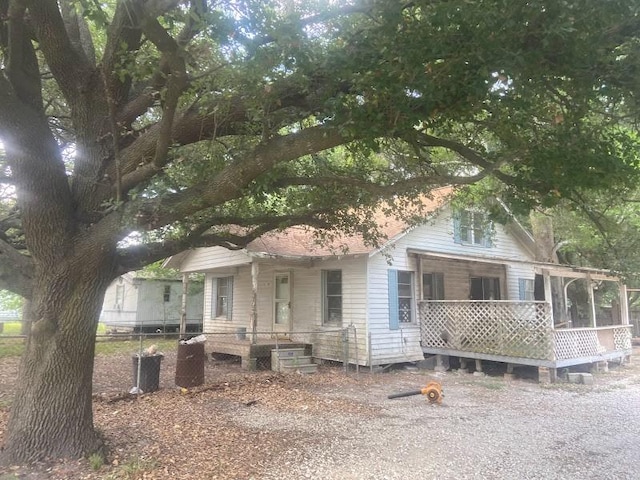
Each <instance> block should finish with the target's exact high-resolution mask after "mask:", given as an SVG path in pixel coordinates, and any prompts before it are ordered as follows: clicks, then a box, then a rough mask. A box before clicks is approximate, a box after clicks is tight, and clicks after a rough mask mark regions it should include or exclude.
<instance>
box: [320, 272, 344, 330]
mask: <svg viewBox="0 0 640 480" xmlns="http://www.w3.org/2000/svg"><path fill="white" fill-rule="evenodd" d="M322 291H323V306H322V323H325V324H326V323H329V324H342V270H323V271H322Z"/></svg>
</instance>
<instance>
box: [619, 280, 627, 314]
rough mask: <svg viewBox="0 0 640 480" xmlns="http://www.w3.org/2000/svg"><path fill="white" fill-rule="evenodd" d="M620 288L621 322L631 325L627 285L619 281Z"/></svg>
mask: <svg viewBox="0 0 640 480" xmlns="http://www.w3.org/2000/svg"><path fill="white" fill-rule="evenodd" d="M618 287H619V288H620V323H622V325H629V297H628V296H627V286H626V285H625V284H624V283H622V282H619V283H618Z"/></svg>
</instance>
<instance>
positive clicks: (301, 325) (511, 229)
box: [168, 189, 631, 369]
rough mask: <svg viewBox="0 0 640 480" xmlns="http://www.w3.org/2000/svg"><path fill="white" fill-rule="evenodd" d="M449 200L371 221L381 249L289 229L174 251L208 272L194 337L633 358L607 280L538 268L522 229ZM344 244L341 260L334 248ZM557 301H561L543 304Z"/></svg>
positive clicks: (364, 348) (547, 360)
mask: <svg viewBox="0 0 640 480" xmlns="http://www.w3.org/2000/svg"><path fill="white" fill-rule="evenodd" d="M450 193H451V190H450V189H439V190H435V191H434V192H433V199H431V200H428V201H426V203H427V205H426V206H427V209H428V210H429V211H430V212H431V213H430V215H429V217H428V218H427V219H426V221H425V222H424V223H423V224H421V225H418V226H412V227H408V226H407V225H406V224H405V223H403V222H402V221H399V220H396V219H393V218H385V217H383V216H380V218H377V219H376V221H377V222H378V224H379V225H381V229H382V231H383V232H384V233H385V234H386V236H387V238H388V241H387V242H386V244H385V245H384V246H383V247H382V248H371V247H369V246H367V245H365V243H364V241H363V239H362V238H359V237H343V238H341V239H339V240H337V241H335V242H334V243H333V244H332V245H329V246H326V245H325V246H322V245H318V244H316V242H314V239H313V235H312V232H311V231H310V230H309V229H308V228H304V227H294V228H289V229H287V230H285V231H283V232H279V233H272V234H267V235H264V236H262V237H261V238H259V239H257V240H255V241H254V242H252V243H251V244H249V245H248V247H247V248H245V249H242V250H235V251H233V250H227V249H225V248H222V247H210V248H198V249H194V250H190V251H186V252H182V253H181V254H179V255H176V256H174V257H172V258H171V259H170V260H169V261H168V266H170V267H173V268H179V269H180V270H181V271H182V272H203V273H205V275H206V279H205V292H204V331H205V332H220V331H235V330H237V329H238V328H246V329H247V330H248V331H249V332H260V333H265V332H271V333H272V334H274V335H277V334H280V335H288V336H289V338H291V339H294V340H295V339H296V333H297V332H317V334H316V335H315V336H314V335H311V336H309V335H307V336H305V337H304V341H305V342H307V343H309V342H310V343H312V345H313V356H314V357H316V358H321V359H330V360H340V359H341V358H342V354H343V352H342V350H341V346H340V341H339V334H338V333H336V334H334V335H332V334H331V332H336V330H337V329H340V328H347V327H349V329H350V331H354V332H357V335H353V336H351V337H350V339H351V342H353V341H354V340H356V338H357V348H353V346H352V347H351V348H350V350H349V361H350V362H353V363H356V362H357V363H358V364H360V365H383V364H391V363H397V362H406V361H417V360H421V359H423V358H424V355H425V353H426V354H437V355H453V356H458V357H460V358H468V359H476V360H479V361H480V360H482V359H487V360H497V361H504V362H508V363H520V364H529V365H537V366H541V367H547V368H552V369H554V368H558V367H562V366H567V365H571V364H577V363H586V362H594V361H598V360H607V359H612V358H617V359H620V358H624V357H625V356H626V355H629V354H630V349H631V346H630V330H629V327H628V313H627V309H626V291H625V288H624V286H623V285H622V284H621V283H619V282H618V279H616V278H615V277H612V276H610V275H608V274H607V273H606V272H601V271H596V270H587V269H578V268H573V267H566V266H560V265H557V264H547V263H541V262H536V261H535V260H534V258H535V257H534V247H535V245H534V242H533V239H532V237H531V236H530V235H529V234H528V233H527V232H526V231H525V229H524V228H522V226H520V225H519V224H518V223H517V222H515V221H512V222H510V223H509V224H507V225H500V224H493V223H491V222H489V221H488V219H487V217H486V215H484V214H483V213H482V212H479V211H460V212H454V211H453V210H452V207H451V206H450V204H449V202H448V196H449V195H450ZM343 247H346V248H347V249H346V250H344V251H345V252H346V253H336V252H340V251H343ZM554 277H555V278H557V279H559V281H560V283H559V284H558V283H557V282H555V283H554V281H553V278H554ZM603 283H607V284H610V285H613V286H614V287H615V288H614V289H613V291H614V294H613V295H614V297H616V298H617V301H614V302H613V304H611V300H610V298H611V293H610V292H611V288H609V289H608V290H607V291H608V292H609V294H608V296H607V298H609V300H608V301H609V305H608V306H607V305H604V306H603V305H601V304H602V302H599V301H598V299H597V298H596V296H597V295H596V293H594V292H595V290H594V289H595V288H596V287H597V286H598V285H600V286H602V285H603ZM581 284H582V288H578V286H579V285H581ZM558 285H560V287H558ZM557 295H560V296H562V297H563V298H562V299H560V300H557V299H556V300H554V301H553V302H552V301H551V300H552V299H553V297H554V296H557ZM545 299H546V300H545ZM580 302H581V303H580ZM578 303H580V305H577V304H578ZM599 303H600V305H599ZM569 305H570V306H571V307H572V308H571V309H569V307H568V306H569ZM612 305H613V306H612ZM554 306H555V308H556V310H558V309H560V310H562V311H555V312H554V311H553V309H554ZM578 307H579V308H578ZM612 312H613V313H612ZM605 317H606V318H605ZM561 326H562V327H564V328H563V329H560V328H559V327H561ZM566 327H574V328H566ZM577 327H579V328H577ZM323 332H326V334H323ZM558 332H560V333H558ZM251 338H253V340H254V343H255V338H256V336H253V337H251V335H250V336H249V339H247V340H246V342H250V339H251ZM300 338H301V339H302V338H303V337H302V336H300ZM309 339H311V340H309ZM356 350H357V352H358V354H357V358H356V357H355V355H356ZM247 355H250V353H248V354H247Z"/></svg>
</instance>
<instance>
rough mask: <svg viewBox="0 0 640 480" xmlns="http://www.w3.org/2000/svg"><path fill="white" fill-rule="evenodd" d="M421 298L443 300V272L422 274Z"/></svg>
mask: <svg viewBox="0 0 640 480" xmlns="http://www.w3.org/2000/svg"><path fill="white" fill-rule="evenodd" d="M422 299H423V300H444V273H423V274H422Z"/></svg>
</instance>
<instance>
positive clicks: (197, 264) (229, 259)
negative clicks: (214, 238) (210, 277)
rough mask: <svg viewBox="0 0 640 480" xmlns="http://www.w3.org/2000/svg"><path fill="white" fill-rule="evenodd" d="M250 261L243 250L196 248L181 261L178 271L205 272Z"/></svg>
mask: <svg viewBox="0 0 640 480" xmlns="http://www.w3.org/2000/svg"><path fill="white" fill-rule="evenodd" d="M250 262H251V259H250V257H249V255H247V252H245V251H244V250H229V249H227V248H224V247H206V248H196V249H194V250H192V251H191V252H189V255H187V257H186V258H185V259H184V260H183V261H182V265H181V266H180V271H181V272H183V273H188V272H207V271H211V270H213V269H216V268H221V267H222V268H224V267H229V266H235V265H243V264H248V263H250Z"/></svg>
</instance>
